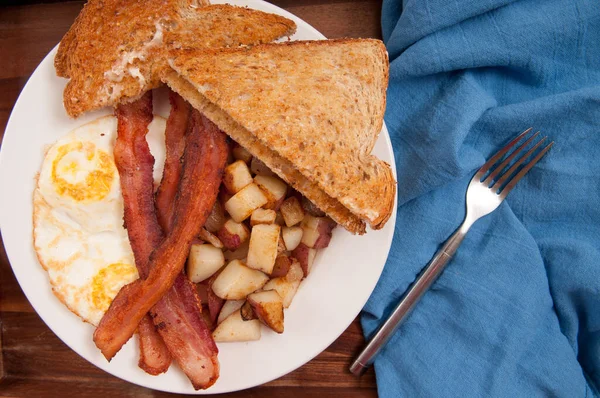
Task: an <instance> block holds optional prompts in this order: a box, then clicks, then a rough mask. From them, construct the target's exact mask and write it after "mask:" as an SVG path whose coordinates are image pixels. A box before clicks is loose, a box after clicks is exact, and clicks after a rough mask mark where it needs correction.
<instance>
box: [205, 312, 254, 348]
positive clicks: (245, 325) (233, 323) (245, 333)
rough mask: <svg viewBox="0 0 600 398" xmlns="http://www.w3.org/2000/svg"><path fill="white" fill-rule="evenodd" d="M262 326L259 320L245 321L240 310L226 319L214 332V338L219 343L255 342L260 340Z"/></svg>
mask: <svg viewBox="0 0 600 398" xmlns="http://www.w3.org/2000/svg"><path fill="white" fill-rule="evenodd" d="M260 333H261V325H260V321H259V320H258V319H255V320H253V321H244V320H243V319H242V315H241V314H240V310H237V311H234V312H233V313H232V314H231V315H229V316H228V317H227V318H225V319H224V320H223V321H222V322H221V323H220V324H219V326H217V328H216V329H215V331H214V332H213V338H214V339H215V341H216V342H217V343H222V342H229V341H253V340H259V339H260Z"/></svg>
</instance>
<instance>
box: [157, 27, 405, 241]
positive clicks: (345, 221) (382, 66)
mask: <svg viewBox="0 0 600 398" xmlns="http://www.w3.org/2000/svg"><path fill="white" fill-rule="evenodd" d="M169 57H170V60H169V64H170V66H171V68H172V69H171V70H167V71H166V72H165V74H164V75H163V80H164V81H165V82H166V83H167V85H169V86H170V87H171V88H172V89H173V90H174V91H176V92H178V93H179V94H180V95H181V96H182V97H184V98H185V99H186V100H188V101H189V102H190V103H191V104H192V106H194V107H195V108H196V109H198V110H200V111H201V112H202V113H203V114H204V115H206V117H208V118H209V119H211V120H212V121H213V122H214V123H215V124H217V126H219V128H220V129H222V130H223V131H225V132H226V133H227V134H229V135H230V136H231V137H232V138H233V139H234V140H235V141H237V142H238V143H239V144H240V145H242V146H243V147H245V148H246V149H247V150H248V151H250V153H252V155H254V156H256V157H258V158H259V159H260V160H262V161H263V162H264V163H265V164H266V165H267V166H268V167H269V168H271V170H273V171H274V172H275V173H277V174H278V175H279V176H280V177H281V178H283V179H284V180H285V181H287V182H288V183H289V184H290V185H292V186H293V187H294V188H295V189H297V190H298V191H300V192H301V193H302V194H304V195H305V196H306V197H307V198H308V199H310V200H311V201H312V202H313V203H315V204H316V205H317V206H318V207H319V208H321V210H323V211H324V212H326V213H327V214H328V215H329V216H330V217H331V218H333V219H334V220H335V221H336V222H337V223H338V224H340V225H343V226H344V227H345V228H346V229H348V230H349V231H351V232H353V233H358V234H363V233H364V232H365V230H366V228H365V221H366V222H368V223H369V224H370V225H371V227H372V228H373V229H379V228H382V227H383V225H384V224H385V222H386V221H387V220H388V219H389V217H390V215H391V213H392V207H393V203H394V197H395V194H396V183H395V181H394V178H393V175H392V171H391V169H390V166H389V165H388V164H387V163H385V162H383V161H381V160H379V159H378V158H376V157H375V156H372V155H371V151H372V149H373V146H374V144H375V141H376V140H377V137H378V135H379V133H380V131H381V128H382V123H383V114H384V110H385V98H386V97H385V96H386V88H387V83H388V58H387V52H386V50H385V47H384V45H383V43H382V42H381V41H379V40H372V39H340V40H327V41H305V42H303V41H295V42H287V43H276V44H275V43H273V44H263V45H257V46H254V47H251V48H235V49H233V48H230V49H220V50H215V49H213V50H205V51H198V50H190V49H172V50H171V51H170V53H169Z"/></svg>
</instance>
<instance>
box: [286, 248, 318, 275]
mask: <svg viewBox="0 0 600 398" xmlns="http://www.w3.org/2000/svg"><path fill="white" fill-rule="evenodd" d="M316 254H317V250H316V249H313V248H312V247H308V246H306V245H305V244H304V243H300V244H299V245H298V247H297V248H296V249H294V251H292V257H294V258H295V259H297V260H298V261H299V262H300V266H301V267H302V271H304V276H308V274H309V273H310V270H311V269H312V266H313V262H314V260H315V255H316Z"/></svg>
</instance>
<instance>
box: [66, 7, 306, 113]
mask: <svg viewBox="0 0 600 398" xmlns="http://www.w3.org/2000/svg"><path fill="white" fill-rule="evenodd" d="M295 30H296V25H295V24H294V22H293V21H291V20H289V19H287V18H284V17H281V16H278V15H274V14H269V13H265V12H261V11H257V10H252V9H249V8H243V7H234V6H231V5H207V2H206V1H193V0H148V1H131V0H90V1H89V2H88V3H87V4H86V5H85V7H84V9H83V10H82V11H81V13H80V14H79V16H78V17H77V19H76V21H75V23H74V24H73V26H72V27H71V29H70V30H69V31H68V32H67V34H66V35H65V36H64V38H63V40H62V41H61V43H60V46H59V49H58V53H57V55H56V58H55V68H56V72H57V74H58V75H59V76H62V77H68V78H70V81H69V83H68V84H67V87H66V89H65V91H64V98H63V100H64V106H65V109H66V111H67V113H68V114H69V115H70V116H71V117H77V116H78V115H80V114H81V113H83V112H86V111H89V110H93V109H98V108H102V107H104V106H111V105H116V104H118V103H123V102H128V101H132V100H134V99H137V98H138V97H140V96H141V95H142V94H143V93H145V92H146V91H148V90H150V89H152V88H156V87H158V86H159V85H160V78H159V76H160V75H161V71H162V70H164V69H165V68H167V58H166V55H165V53H166V51H167V49H169V48H184V49H196V50H197V49H204V48H211V47H215V48H217V47H237V46H239V45H251V44H259V43H267V42H271V41H273V40H275V39H277V38H280V37H283V36H289V35H291V34H293V33H294V32H295Z"/></svg>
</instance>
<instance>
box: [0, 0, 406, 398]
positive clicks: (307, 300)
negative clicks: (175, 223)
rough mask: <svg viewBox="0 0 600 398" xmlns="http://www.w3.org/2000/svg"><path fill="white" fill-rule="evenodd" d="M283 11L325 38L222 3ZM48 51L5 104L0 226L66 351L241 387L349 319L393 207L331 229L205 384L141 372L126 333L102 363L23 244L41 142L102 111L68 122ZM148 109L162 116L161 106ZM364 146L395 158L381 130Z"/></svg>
mask: <svg viewBox="0 0 600 398" xmlns="http://www.w3.org/2000/svg"><path fill="white" fill-rule="evenodd" d="M228 2H230V3H234V4H237V5H244V6H249V7H251V8H254V9H257V10H262V11H266V12H271V13H275V14H280V15H283V16H285V17H287V18H290V19H292V20H293V21H294V22H295V23H296V24H297V26H298V31H297V33H296V34H295V35H294V36H293V37H292V39H295V40H298V39H303V40H307V39H310V40H316V39H324V38H325V37H324V36H323V35H322V34H321V33H319V32H318V31H317V30H316V29H314V28H313V27H312V26H310V25H308V24H307V23H306V22H304V21H302V20H301V19H299V18H297V17H295V16H294V15H292V14H290V13H288V12H287V11H284V10H282V9H280V8H278V7H275V6H273V5H271V4H269V3H266V2H262V1H259V0H238V1H233V2H232V1H228ZM55 53H56V48H55V49H54V50H52V51H51V52H50V53H49V54H48V55H47V56H46V58H45V59H44V60H43V61H42V63H41V64H40V65H39V66H38V68H37V69H36V70H35V72H34V73H33V75H32V76H31V78H30V79H29V81H28V82H27V84H26V85H25V88H24V89H23V91H22V92H21V95H20V96H19V99H18V101H17V103H16V105H15V107H14V109H13V111H12V114H11V116H10V120H9V122H8V126H7V128H6V132H5V135H4V141H3V143H2V151H1V152H0V187H2V192H1V193H0V227H1V229H2V237H3V239H4V245H5V248H6V252H7V254H8V258H9V259H10V263H11V265H12V268H13V271H14V273H15V275H16V277H17V280H18V281H19V284H20V285H21V288H22V289H23V292H24V293H25V295H26V296H27V298H28V299H29V301H30V302H31V305H33V307H34V308H35V310H36V311H37V313H38V314H39V315H40V317H41V318H42V319H43V320H44V322H45V323H46V324H47V325H48V326H49V327H50V329H52V331H53V332H54V333H55V334H56V335H57V336H58V337H59V338H60V339H61V340H62V341H64V342H65V343H66V344H67V345H68V346H69V347H71V349H73V350H74V351H75V352H77V353H78V354H79V355H81V356H82V357H84V358H85V359H87V360H88V361H89V362H91V363H93V364H94V365H96V366H98V367H99V368H101V369H103V370H105V371H106V372H108V373H110V374H112V375H114V376H117V377H120V378H121V379H124V380H127V381H129V382H131V383H135V384H139V385H141V386H144V387H148V388H152V389H155V390H162V391H167V392H175V393H192V394H194V393H196V394H207V393H222V392H229V391H236V390H241V389H245V388H249V387H253V386H257V385H259V384H263V383H266V382H268V381H271V380H273V379H276V378H278V377H280V376H282V375H284V374H286V373H289V372H291V371H293V370H294V369H296V368H298V367H300V366H302V365H303V364H304V363H306V362H308V361H310V360H311V359H312V358H314V357H315V356H316V355H317V354H319V353H320V352H321V351H323V350H325V349H326V348H327V347H328V346H329V345H330V344H331V343H332V342H333V341H334V340H335V339H336V338H337V337H338V336H340V335H341V334H342V333H343V332H344V330H346V328H347V327H348V325H350V323H351V322H352V321H353V320H354V318H355V317H356V315H357V314H358V313H359V312H360V310H361V309H362V307H363V306H364V304H365V303H366V301H367V299H368V298H369V295H370V294H371V292H372V291H373V289H374V287H375V284H376V283H377V280H378V279H379V276H380V275H381V271H382V270H383V266H384V264H385V261H386V258H387V255H388V251H389V249H390V245H391V242H392V236H393V232H394V223H395V220H396V207H395V206H394V212H393V214H392V217H391V218H390V220H389V221H388V223H387V224H386V226H385V228H383V229H382V230H380V231H369V232H368V233H367V234H366V235H363V236H353V235H351V234H350V233H348V232H347V231H345V230H344V229H342V228H336V229H335V231H334V234H333V239H332V240H331V244H330V246H329V247H328V248H326V249H323V250H321V251H319V253H318V254H317V259H316V260H315V266H314V268H313V271H312V272H311V274H310V276H309V277H308V278H306V280H305V281H304V282H303V283H302V284H301V286H300V289H299V290H298V293H297V295H296V297H295V298H294V301H293V303H292V305H291V306H290V308H289V309H287V310H286V313H285V332H284V333H283V334H282V335H278V334H276V333H274V332H271V331H270V330H268V329H266V328H263V334H262V338H261V340H259V341H255V342H249V343H222V344H219V351H220V352H219V360H220V363H221V376H220V378H219V380H218V381H217V383H216V384H215V385H214V386H212V387H211V388H209V389H208V390H206V391H194V389H193V388H192V386H191V385H190V383H189V381H188V380H187V378H186V377H185V376H184V375H183V373H182V372H181V371H180V370H179V369H178V368H177V367H176V366H172V367H171V368H170V369H169V371H168V372H167V373H165V374H163V375H160V376H150V375H148V374H146V373H144V372H143V371H142V370H140V369H139V368H138V366H137V361H138V345H137V344H138V343H137V339H136V338H132V339H131V340H130V341H129V342H128V343H127V344H126V345H125V346H124V347H123V349H122V350H121V351H120V352H119V353H118V354H117V356H116V357H115V358H114V359H113V360H112V361H111V362H110V363H108V362H107V361H106V360H105V359H104V357H103V356H102V355H101V354H100V351H99V350H98V349H97V348H96V347H95V345H94V343H93V342H92V333H93V327H92V326H91V325H89V324H86V323H84V322H82V321H81V320H80V319H79V318H78V317H77V316H75V315H73V314H71V312H69V311H68V310H67V309H66V307H64V306H63V305H62V304H61V303H60V301H59V300H58V299H57V298H55V297H54V295H53V294H52V291H51V289H50V284H49V282H48V278H47V275H46V272H44V270H43V269H42V267H41V266H40V264H39V263H38V261H37V258H36V255H35V252H34V250H33V244H32V193H33V190H34V177H35V175H36V173H37V172H38V170H39V168H40V166H41V162H42V158H43V154H44V148H45V147H46V145H48V144H52V143H53V142H54V141H56V140H57V139H58V138H60V137H62V136H64V135H65V134H67V133H68V132H69V131H71V130H72V129H74V128H75V127H78V126H81V125H83V124H84V123H87V122H89V121H91V120H94V119H96V118H98V117H99V116H101V115H105V114H108V113H110V112H111V111H110V110H108V109H107V110H102V111H98V112H93V113H91V114H86V115H84V116H82V117H80V118H78V119H77V120H72V119H70V118H69V117H68V116H67V114H66V113H65V110H64V109H63V105H62V92H63V88H64V86H65V82H66V81H65V80H64V79H61V78H58V77H56V75H55V72H54V66H53V60H54V55H55ZM159 105H160V106H159V107H157V108H156V109H157V113H159V114H163V116H166V114H167V112H168V105H167V106H165V105H164V104H159ZM374 153H375V154H376V155H377V156H378V157H380V158H381V159H383V160H385V161H386V162H388V163H389V164H391V165H392V170H394V173H395V163H394V157H393V152H392V147H391V143H390V138H389V135H388V132H387V129H386V128H385V126H384V128H383V131H382V134H381V135H380V137H379V140H378V141H377V144H376V145H375V149H374Z"/></svg>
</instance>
